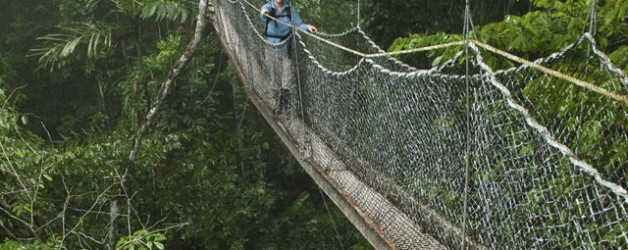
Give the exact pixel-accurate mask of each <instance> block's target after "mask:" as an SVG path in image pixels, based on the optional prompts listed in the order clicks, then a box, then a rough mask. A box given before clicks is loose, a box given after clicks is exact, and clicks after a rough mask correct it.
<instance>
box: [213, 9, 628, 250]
mask: <svg viewBox="0 0 628 250" xmlns="http://www.w3.org/2000/svg"><path fill="white" fill-rule="evenodd" d="M219 2H220V3H221V4H220V8H223V11H222V12H223V13H229V14H228V15H227V16H225V17H223V18H224V19H225V20H230V21H229V22H223V23H220V24H219V25H221V27H223V28H222V29H223V30H222V32H224V33H226V34H227V35H226V40H228V41H230V42H228V43H229V44H230V45H229V49H230V50H231V51H232V52H233V54H234V55H235V56H236V57H237V59H236V60H237V61H238V64H239V65H245V66H244V67H242V68H241V70H242V72H243V73H244V77H245V78H246V81H247V82H249V83H251V85H249V86H252V87H251V88H252V89H251V91H255V93H256V94H257V95H258V96H260V97H262V99H264V101H265V102H266V103H267V104H268V106H269V107H273V106H275V99H276V98H275V97H274V96H273V93H272V86H269V82H270V79H271V76H272V74H280V73H281V72H274V71H272V70H270V68H269V67H268V65H267V64H268V62H267V61H265V60H264V58H266V54H267V53H273V52H272V51H274V49H279V46H286V45H285V44H284V45H271V44H268V43H266V42H264V40H263V38H262V37H261V35H260V34H259V32H258V30H259V23H260V22H261V21H257V20H256V19H255V18H258V17H257V15H258V14H257V13H256V12H255V11H251V10H250V9H247V7H245V5H243V4H241V3H240V2H238V1H224V0H223V1H219ZM247 12H248V15H246V13H247ZM248 16H251V18H249V17H248ZM322 37H324V38H325V39H328V40H330V41H333V42H335V43H338V44H341V45H343V46H347V47H351V48H353V49H355V50H357V51H360V52H364V53H374V52H381V49H379V48H377V46H376V45H375V44H374V43H372V42H370V40H369V39H368V37H366V36H364V34H363V33H362V32H361V31H359V30H357V29H355V30H351V31H348V32H345V33H343V34H339V35H322ZM584 40H585V41H584V42H579V43H577V44H575V45H573V46H570V47H568V48H566V49H565V50H563V51H561V52H558V53H556V54H554V55H552V56H550V57H548V58H545V59H541V60H538V61H537V63H539V64H542V65H544V66H546V67H549V68H552V69H554V70H558V71H561V72H572V71H573V72H582V71H583V70H584V69H585V68H586V72H587V74H586V75H585V78H586V80H590V81H591V82H594V83H596V84H598V85H600V86H602V87H604V88H606V89H608V90H611V91H614V92H616V93H620V94H624V95H625V94H626V93H628V80H626V76H625V74H624V73H623V72H622V71H621V70H618V69H615V68H614V67H613V66H612V65H611V64H610V62H609V61H608V59H607V58H606V57H605V56H604V55H603V54H602V53H600V52H599V51H597V50H596V49H595V46H593V47H591V48H589V49H587V46H589V45H590V44H593V45H594V43H592V42H591V41H592V40H591V39H584ZM587 41H588V42H587ZM293 44H294V43H293ZM268 48H271V49H270V50H269V49H268ZM296 48H297V50H296V52H295V53H294V54H293V56H295V60H296V61H295V62H298V66H299V68H298V72H299V75H300V76H301V79H300V83H301V84H300V86H298V87H297V88H298V89H299V90H300V92H299V96H301V97H302V99H301V100H300V101H298V102H295V103H294V105H293V107H292V109H293V111H294V112H295V114H296V119H298V120H299V121H301V120H302V121H303V122H305V124H306V127H303V128H300V127H299V126H300V125H299V126H296V125H294V123H291V122H289V120H283V124H284V126H285V127H287V129H288V130H289V131H290V132H291V133H292V134H293V136H294V137H295V138H297V139H298V140H301V141H302V142H306V141H308V140H311V138H309V136H311V135H308V133H311V134H314V135H316V139H317V140H320V141H321V143H322V144H324V145H326V146H327V148H329V149H330V150H331V151H324V150H322V149H313V150H311V152H313V153H312V155H310V156H311V157H313V158H315V159H318V161H320V162H319V163H320V165H322V166H326V167H327V171H330V173H331V172H333V171H345V170H350V171H351V173H353V174H355V175H356V176H358V178H359V179H360V180H361V181H362V182H363V183H365V184H367V185H368V186H369V187H370V188H371V189H372V190H374V191H375V192H378V193H380V194H382V195H383V196H384V197H386V198H387V200H388V201H389V202H391V203H392V204H393V205H394V206H395V207H396V208H397V209H399V210H400V211H402V212H403V213H404V214H405V215H407V217H408V218H410V219H411V220H413V221H414V222H415V223H417V224H420V225H421V226H422V227H423V229H424V230H425V231H427V232H430V233H431V234H432V235H433V236H434V237H436V238H437V239H439V240H440V241H441V242H442V243H444V244H446V245H447V246H449V247H451V248H459V247H460V244H461V242H462V241H463V240H465V239H466V240H468V242H467V243H468V244H467V247H468V248H481V247H482V246H484V247H488V248H500V249H539V248H540V249H564V248H573V249H591V248H593V249H608V248H628V236H627V231H628V219H627V218H628V216H627V212H626V205H627V203H626V196H625V195H623V193H622V192H621V189H622V188H623V187H625V186H628V185H627V180H626V174H627V173H626V171H628V156H626V154H627V153H626V152H628V136H627V135H626V133H627V132H626V131H628V119H627V116H628V113H627V112H628V110H627V105H626V103H622V102H620V101H616V100H614V99H612V98H609V97H606V96H603V95H600V94H596V93H592V92H590V91H588V90H585V89H582V88H580V87H577V86H575V85H573V84H571V83H567V82H565V81H564V80H560V79H557V78H555V77H552V76H549V75H547V74H545V73H543V72H540V71H538V70H536V69H533V68H530V67H527V66H520V67H516V68H512V69H509V70H505V71H499V72H497V73H494V72H492V71H491V69H490V68H489V67H488V66H487V65H486V64H485V63H484V62H483V60H482V57H481V56H480V54H476V57H475V58H474V59H472V60H471V61H470V64H471V70H470V72H471V75H469V76H466V77H465V75H461V74H459V73H458V72H464V70H461V69H456V67H460V66H459V65H456V64H455V63H454V64H451V65H449V66H448V68H446V69H444V68H440V69H428V70H418V69H414V68H412V67H410V66H407V65H405V64H403V63H400V62H398V61H395V60H394V59H392V58H390V57H382V58H375V59H373V60H365V59H363V58H359V57H357V56H355V55H352V54H351V53H348V52H345V51H342V50H339V49H337V48H335V47H332V46H329V45H328V44H326V43H322V42H320V41H318V40H316V39H312V38H310V37H308V36H303V37H302V38H300V39H299V43H298V46H296ZM269 51H271V52H269ZM297 59H298V60H297ZM299 87H300V88H299ZM467 91H468V92H469V95H468V96H467ZM301 110H303V112H302V113H301ZM546 130H547V131H546ZM467 140H468V141H467ZM467 142H468V143H467ZM313 145H314V144H313ZM467 147H469V150H468V151H467ZM317 152H318V153H317ZM322 152H324V153H322ZM330 154H333V155H334V157H331V156H329V155H330ZM335 158H338V159H341V161H342V163H343V164H342V166H343V167H341V168H339V167H337V165H335V164H333V163H332V162H331V161H332V160H331V159H335ZM467 158H468V165H467V161H466V160H467ZM467 167H468V173H469V175H468V177H469V182H468V186H467V188H468V193H466V194H465V192H464V190H465V170H466V168H467ZM588 168H592V169H594V170H595V171H596V172H599V175H595V174H592V173H594V172H592V171H590V170H588ZM605 182H610V183H613V184H615V185H617V187H618V188H619V189H613V188H609V185H606V184H604V183H605ZM348 188H349V189H350V188H351V187H348ZM618 190H619V191H618ZM354 199H356V200H358V201H360V202H358V205H360V206H363V207H368V206H370V205H373V204H372V203H370V202H374V201H371V200H369V197H365V196H360V195H359V193H358V195H357V196H356V197H354ZM465 203H466V204H467V206H468V210H467V214H466V220H465V219H464V205H465ZM430 212H434V214H436V215H437V217H439V218H441V219H443V221H442V222H440V223H431V222H434V221H435V220H434V219H433V218H432V217H433V215H434V214H432V213H430ZM370 216H372V218H371V219H372V220H373V221H375V222H377V223H379V224H381V225H380V226H381V227H383V228H386V227H388V226H389V225H390V223H391V222H390V221H387V220H389V219H387V218H388V217H387V215H386V214H377V213H374V214H371V215H370ZM447 225H451V226H452V228H447ZM444 228H445V229H446V230H451V231H452V232H454V233H446V232H443V230H444ZM461 228H465V232H466V235H464V236H462V235H458V236H457V237H452V235H456V234H459V233H460V232H461ZM389 233H391V234H393V235H390V238H393V239H396V240H395V242H396V243H397V244H399V247H400V248H408V246H410V245H411V243H409V242H411V239H408V241H407V242H408V243H404V242H406V241H404V240H403V239H404V232H389Z"/></svg>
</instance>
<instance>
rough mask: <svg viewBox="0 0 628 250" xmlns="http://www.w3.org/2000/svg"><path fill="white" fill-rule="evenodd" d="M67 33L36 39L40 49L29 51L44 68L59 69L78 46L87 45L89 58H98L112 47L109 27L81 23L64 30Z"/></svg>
mask: <svg viewBox="0 0 628 250" xmlns="http://www.w3.org/2000/svg"><path fill="white" fill-rule="evenodd" d="M65 31H67V33H57V34H48V35H46V36H43V37H39V38H37V40H40V41H42V43H43V44H44V45H43V47H41V48H35V49H31V50H30V52H31V53H30V54H31V55H32V56H39V63H40V64H41V66H42V67H44V68H50V70H51V71H52V70H54V69H55V68H59V67H61V66H62V65H63V64H64V62H65V60H66V59H68V58H69V57H70V56H71V55H72V54H74V53H75V51H76V49H77V47H79V45H81V44H84V43H87V50H86V52H87V53H86V54H87V56H88V57H89V58H98V57H99V56H100V55H101V54H102V53H103V52H105V51H106V50H107V49H109V48H111V47H112V38H111V34H112V29H111V27H106V26H98V25H94V24H91V23H83V24H80V25H78V26H76V27H70V28H66V29H65Z"/></svg>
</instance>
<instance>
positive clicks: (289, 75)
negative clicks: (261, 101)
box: [260, 0, 318, 117]
mask: <svg viewBox="0 0 628 250" xmlns="http://www.w3.org/2000/svg"><path fill="white" fill-rule="evenodd" d="M268 16H271V17H273V18H274V19H277V20H279V21H280V22H278V21H276V20H274V19H273V18H270V17H268ZM260 18H261V19H262V21H264V22H265V23H266V27H265V30H264V36H265V37H266V40H267V41H268V42H270V43H274V44H276V45H275V46H267V47H266V63H267V64H268V66H269V71H270V78H271V79H270V80H271V84H272V85H273V86H272V91H273V98H274V99H275V107H274V110H273V112H274V113H275V115H278V114H280V113H284V114H286V116H287V117H290V116H291V115H292V114H291V113H292V110H293V107H294V104H293V101H292V99H294V97H293V96H294V94H295V92H296V91H295V89H296V84H295V80H296V78H295V65H296V63H295V57H294V53H296V51H294V48H293V46H292V43H293V42H294V41H293V40H292V38H291V37H292V27H290V25H286V24H292V25H294V26H296V27H299V28H300V29H302V30H307V31H309V32H318V30H317V29H316V27H314V26H312V25H309V24H305V23H304V22H303V20H302V19H301V16H300V15H299V12H298V11H297V10H296V8H294V7H293V6H292V5H291V4H290V2H289V1H287V0H270V1H269V2H268V3H267V4H265V5H264V6H262V8H261V13H260Z"/></svg>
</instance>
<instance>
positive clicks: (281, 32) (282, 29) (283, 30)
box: [260, 1, 307, 43]
mask: <svg viewBox="0 0 628 250" xmlns="http://www.w3.org/2000/svg"><path fill="white" fill-rule="evenodd" d="M288 8H290V15H291V16H292V21H291V20H290V18H288V16H287V15H288ZM262 10H268V11H269V12H270V13H271V14H272V13H273V12H274V13H275V15H276V16H281V17H279V18H278V19H279V20H281V21H282V22H286V23H292V24H294V25H296V26H297V27H299V28H301V29H303V30H307V24H305V23H303V20H301V16H300V15H299V12H298V11H297V9H296V8H293V7H292V5H291V4H290V2H289V1H286V3H285V4H284V6H283V10H282V11H281V13H278V12H277V6H275V2H274V1H269V2H268V3H267V4H265V5H264V6H262ZM273 10H274V11H273ZM260 18H261V19H262V21H263V22H264V23H266V21H267V19H270V18H268V17H266V16H264V15H262V14H260ZM290 31H291V28H290V26H288V25H284V24H282V23H279V22H276V21H275V20H272V19H270V22H269V23H268V31H267V34H268V35H269V36H276V37H267V38H266V40H267V41H269V42H271V43H278V42H281V38H277V37H284V36H287V35H288V34H290Z"/></svg>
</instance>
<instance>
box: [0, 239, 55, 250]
mask: <svg viewBox="0 0 628 250" xmlns="http://www.w3.org/2000/svg"><path fill="white" fill-rule="evenodd" d="M56 249H64V246H63V244H62V242H61V240H60V239H58V238H56V237H52V238H50V239H49V240H48V241H46V242H42V241H40V240H35V241H33V242H30V243H22V242H18V241H13V240H8V239H7V240H5V241H4V242H1V243H0V250H56Z"/></svg>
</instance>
